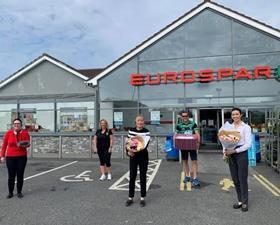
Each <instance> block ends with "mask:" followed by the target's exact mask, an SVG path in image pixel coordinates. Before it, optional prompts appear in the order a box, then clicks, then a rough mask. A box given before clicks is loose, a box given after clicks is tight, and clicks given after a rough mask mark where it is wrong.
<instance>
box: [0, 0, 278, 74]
mask: <svg viewBox="0 0 280 225" xmlns="http://www.w3.org/2000/svg"><path fill="white" fill-rule="evenodd" d="M201 2H202V0H48V1H46V0H26V1H22V0H8V1H7V0H6V1H4V0H0V80H3V79H5V78H6V77H7V76H9V75H11V74H13V73H14V72H16V71H17V70H18V69H20V68H22V67H24V66H25V65H26V64H28V63H29V62H31V61H32V60H34V59H35V58H37V57H39V56H40V55H42V54H43V53H47V54H49V55H51V56H53V57H55V58H57V59H58V60H61V61H63V62H64V63H66V64H69V65H70V66H72V67H74V68H76V69H88V68H91V69H92V68H103V67H106V66H107V65H109V64H110V63H112V62H113V61H114V60H115V59H117V58H119V57H120V56H122V55H123V54H125V53H126V52H128V51H130V50H131V49H132V48H134V47H135V46H136V45H138V44H140V43H141V42H143V41H144V40H146V39H147V38H148V37H150V36H152V35H153V34H154V33H156V32H158V31H159V30H161V29H162V28H163V27H165V26H166V25H168V24H169V23H171V22H173V21H174V20H176V19H177V18H178V17H180V16H182V15H183V14H185V13H186V12H188V11H189V10H191V9H192V8H194V7H195V6H197V5H198V4H200V3H201ZM215 2H217V3H219V4H221V5H224V6H226V7H228V8H231V9H233V10H235V11H238V12H240V13H243V14H245V15H247V16H250V17H252V18H255V19H257V20H259V21H261V22H264V23H266V24H268V25H271V26H273V27H275V28H277V29H280V17H279V11H280V1H279V0H215Z"/></svg>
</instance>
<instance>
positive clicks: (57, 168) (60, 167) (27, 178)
mask: <svg viewBox="0 0 280 225" xmlns="http://www.w3.org/2000/svg"><path fill="white" fill-rule="evenodd" d="M77 162H78V161H73V162H70V163H67V164H65V165H62V166H59V167H56V168H53V169H51V170H47V171H44V172H42V173H38V174H35V175H33V176H30V177H26V178H24V180H29V179H31V178H34V177H38V176H41V175H44V174H46V173H50V172H53V171H55V170H59V169H62V168H64V167H66V166H70V165H72V164H74V163H77Z"/></svg>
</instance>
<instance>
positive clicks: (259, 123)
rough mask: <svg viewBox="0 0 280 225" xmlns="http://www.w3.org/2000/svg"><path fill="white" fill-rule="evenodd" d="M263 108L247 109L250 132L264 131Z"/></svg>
mask: <svg viewBox="0 0 280 225" xmlns="http://www.w3.org/2000/svg"><path fill="white" fill-rule="evenodd" d="M265 111H266V110H265V109H249V110H248V114H249V124H250V126H251V128H252V132H254V133H257V132H265Z"/></svg>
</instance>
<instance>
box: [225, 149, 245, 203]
mask: <svg viewBox="0 0 280 225" xmlns="http://www.w3.org/2000/svg"><path fill="white" fill-rule="evenodd" d="M229 169H230V174H231V177H232V180H233V183H234V186H235V190H236V193H237V198H238V201H239V202H242V203H243V204H248V153H247V151H244V152H241V153H235V154H232V155H231V160H230V161H229Z"/></svg>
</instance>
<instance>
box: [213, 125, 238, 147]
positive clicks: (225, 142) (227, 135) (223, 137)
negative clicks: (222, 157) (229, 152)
mask: <svg viewBox="0 0 280 225" xmlns="http://www.w3.org/2000/svg"><path fill="white" fill-rule="evenodd" d="M218 137H219V140H220V142H221V144H222V146H223V147H224V148H234V147H236V146H237V143H238V142H239V141H240V133H239V132H238V131H236V130H234V129H233V127H232V125H231V124H230V123H228V122H226V123H225V124H224V126H223V129H222V130H220V132H219V133H218Z"/></svg>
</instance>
